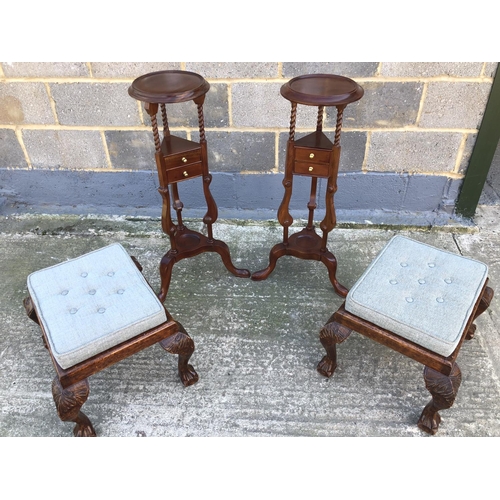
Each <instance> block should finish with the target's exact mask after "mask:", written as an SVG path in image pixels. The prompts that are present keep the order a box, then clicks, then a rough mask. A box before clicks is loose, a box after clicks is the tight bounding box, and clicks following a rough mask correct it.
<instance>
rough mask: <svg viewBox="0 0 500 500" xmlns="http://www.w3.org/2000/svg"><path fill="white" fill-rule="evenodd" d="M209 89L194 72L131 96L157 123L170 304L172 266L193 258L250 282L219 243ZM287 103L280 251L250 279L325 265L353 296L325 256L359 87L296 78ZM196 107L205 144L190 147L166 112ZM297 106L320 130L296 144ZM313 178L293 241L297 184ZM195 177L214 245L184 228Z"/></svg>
mask: <svg viewBox="0 0 500 500" xmlns="http://www.w3.org/2000/svg"><path fill="white" fill-rule="evenodd" d="M209 88H210V85H209V83H208V82H207V81H206V80H205V79H204V78H203V77H202V76H200V75H198V74H196V73H192V72H188V71H178V70H171V71H158V72H154V73H148V74H145V75H142V76H140V77H139V78H137V79H135V80H134V81H133V83H132V85H131V86H130V88H129V91H128V92H129V95H130V96H131V97H133V98H135V99H137V100H139V101H141V102H144V107H145V110H146V112H147V113H148V115H149V116H150V118H151V125H152V129H153V138H154V143H155V150H156V152H155V158H156V166H157V170H158V176H159V182H160V187H159V189H158V191H159V192H160V194H161V196H162V198H163V210H162V228H163V231H164V232H165V233H166V234H168V235H169V237H170V244H171V248H170V250H169V251H168V252H167V253H166V254H165V255H164V257H163V258H162V260H161V263H160V275H161V291H160V293H159V298H160V300H161V301H162V302H163V301H165V298H166V295H167V292H168V288H169V284H170V280H171V276H172V268H173V265H174V264H175V263H176V262H178V261H180V260H181V259H184V258H187V257H193V256H195V255H198V254H200V253H203V252H217V253H219V255H220V256H221V257H222V260H223V262H224V265H225V266H226V268H227V269H228V270H229V271H230V272H231V273H232V274H234V275H235V276H238V277H241V278H248V277H250V272H249V271H248V270H247V269H237V268H236V267H235V266H234V265H233V263H232V262H231V257H230V254H229V249H228V247H227V245H226V244H225V243H224V242H222V241H220V240H215V239H214V238H213V234H212V224H213V223H214V222H215V221H216V220H217V205H216V203H215V201H214V199H213V197H212V194H211V192H210V188H209V186H210V183H211V180H212V176H211V174H210V173H209V170H208V160H207V141H206V137H205V126H204V117H203V103H204V100H205V95H206V93H207V92H208V90H209ZM281 95H282V96H283V97H285V98H286V99H288V100H289V101H291V104H292V111H291V120H290V133H289V139H288V143H287V155H286V167H285V177H284V180H283V186H284V188H285V194H284V197H283V201H282V202H281V205H280V207H279V210H278V220H279V222H280V224H281V225H282V226H283V241H282V243H279V244H277V245H275V246H274V247H273V248H272V250H271V252H270V255H269V261H270V262H269V265H268V267H267V268H266V269H263V270H262V271H257V272H255V273H253V274H252V276H251V277H252V279H253V280H264V279H266V278H267V277H268V276H269V275H270V274H271V272H272V271H273V270H274V268H275V266H276V262H277V260H278V259H279V258H280V257H282V256H283V255H291V256H294V257H298V258H301V259H312V260H319V261H321V262H323V263H324V264H325V265H326V267H327V269H328V273H329V277H330V281H331V283H332V285H333V287H334V290H335V292H336V293H337V294H339V295H340V296H342V297H345V296H346V295H347V289H346V288H345V287H344V286H342V285H341V284H340V283H339V282H338V281H337V278H336V271H337V260H336V258H335V256H334V255H333V254H332V253H331V252H329V251H328V249H327V240H328V234H329V232H330V231H331V230H332V229H333V228H334V227H335V225H336V216H335V206H334V201H333V196H334V193H335V192H336V191H337V176H338V169H339V160H340V132H341V128H342V118H343V113H344V109H345V107H346V106H347V104H349V103H352V102H355V101H357V100H359V99H360V98H361V97H362V96H363V89H362V88H361V87H360V86H359V85H358V84H357V83H356V82H354V81H353V80H351V79H349V78H345V77H343V76H338V75H326V74H313V75H303V76H299V77H297V78H293V79H292V80H290V81H289V82H287V83H286V84H284V85H283V86H282V88H281ZM186 101H194V103H195V104H196V105H197V107H198V125H199V136H200V137H199V142H194V141H191V140H186V139H183V138H180V137H177V136H175V135H172V134H171V133H170V129H169V125H168V117H167V109H166V106H165V105H166V104H171V103H181V102H186ZM297 104H303V105H307V106H315V107H316V106H317V107H318V114H317V122H316V130H315V132H313V133H311V134H307V135H306V136H304V137H302V138H300V139H297V140H295V124H296V116H297ZM328 106H330V107H335V108H336V111H337V117H336V127H335V138H334V142H333V143H332V142H331V141H330V139H328V137H327V136H326V135H325V134H324V132H323V115H324V112H325V107H328ZM159 109H161V116H162V122H163V139H160V134H159V131H158V122H157V113H158V110H159ZM294 175H300V176H307V177H310V178H311V192H310V199H309V203H308V204H307V207H308V209H309V219H308V223H307V226H306V227H305V229H304V230H302V231H301V232H299V233H297V234H293V235H292V236H289V235H288V229H289V227H290V226H291V225H292V223H293V218H292V216H291V214H290V211H289V203H290V199H291V196H292V187H293V176H294ZM194 177H202V180H203V191H204V195H205V199H206V202H207V207H208V211H207V213H206V215H205V217H204V218H203V222H204V223H205V224H206V226H207V231H208V237H206V236H204V235H202V234H200V233H199V232H196V231H191V230H189V229H187V227H186V226H185V225H184V223H183V221H182V214H181V212H182V208H183V204H182V202H181V201H180V197H179V192H178V186H177V185H178V183H179V182H181V181H184V180H187V179H192V178H194ZM321 178H324V179H326V196H325V205H326V214H325V217H324V219H323V221H322V222H321V224H320V228H321V231H322V236H319V235H318V234H317V233H316V231H315V226H314V222H313V217H314V211H315V209H316V207H317V204H316V196H317V195H316V193H317V188H318V179H321ZM171 198H172V199H173V202H172V206H173V209H174V210H175V212H176V214H177V224H174V223H173V222H172V218H171V212H170V204H171Z"/></svg>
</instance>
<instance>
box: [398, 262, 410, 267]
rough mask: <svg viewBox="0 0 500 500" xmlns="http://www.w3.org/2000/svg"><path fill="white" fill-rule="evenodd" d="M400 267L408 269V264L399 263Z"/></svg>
mask: <svg viewBox="0 0 500 500" xmlns="http://www.w3.org/2000/svg"><path fill="white" fill-rule="evenodd" d="M400 265H401V267H408V264H407V263H406V262H401V264H400Z"/></svg>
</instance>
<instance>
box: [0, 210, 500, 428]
mask: <svg viewBox="0 0 500 500" xmlns="http://www.w3.org/2000/svg"><path fill="white" fill-rule="evenodd" d="M499 212H500V209H499V207H480V209H479V212H478V216H477V218H476V226H467V227H466V226H458V225H457V226H451V227H442V228H433V229H424V228H421V229H419V228H413V229H404V230H403V229H397V228H394V227H392V228H380V227H377V228H372V229H367V228H353V229H350V228H342V227H340V228H337V229H335V230H334V231H333V232H332V233H331V234H330V237H329V249H330V250H331V251H332V252H333V253H334V254H335V255H336V257H337V259H338V262H339V267H338V272H337V277H338V279H339V281H340V282H341V283H342V284H344V285H345V286H347V287H350V286H352V285H353V284H354V282H355V281H356V279H357V278H358V277H359V276H360V275H361V273H362V272H363V270H364V269H365V268H366V267H367V265H368V264H369V263H370V262H371V261H372V259H373V258H374V257H375V255H376V254H377V252H378V251H379V250H380V249H381V248H382V247H383V246H384V245H385V244H386V243H387V242H388V241H389V239H390V238H391V237H392V236H393V235H394V234H395V233H396V232H398V233H400V234H405V235H408V236H410V237H412V238H415V239H417V240H419V241H423V242H426V243H429V244H432V245H434V246H436V247H438V248H443V249H446V250H449V251H452V252H460V253H462V254H463V255H465V256H470V257H473V258H476V259H478V260H482V261H483V262H485V263H487V264H488V265H489V266H490V285H491V286H492V287H493V288H494V289H496V288H497V286H498V283H499V282H500V250H499V249H500V223H498V222H497V221H498V220H499V219H498V215H499ZM188 225H189V226H190V227H192V228H194V229H200V228H201V227H200V225H199V223H198V222H195V223H190V224H188ZM214 232H215V237H216V238H220V239H222V240H224V241H225V242H226V243H227V244H228V245H229V247H230V249H231V254H232V258H233V262H234V263H235V265H236V266H237V267H243V268H247V269H249V270H250V271H252V272H254V271H257V270H259V269H262V268H264V267H265V266H267V263H268V260H267V259H268V253H269V250H270V248H271V247H272V246H273V245H274V244H275V243H277V242H279V241H280V239H281V227H280V226H278V225H276V224H275V223H274V222H270V223H265V222H261V223H239V222H238V221H232V222H230V221H218V222H217V223H216V225H215V226H214ZM117 241H118V242H120V243H122V244H123V246H124V247H125V248H126V249H127V250H128V251H129V253H130V254H131V255H135V256H136V257H137V258H138V259H139V261H140V262H141V263H142V264H143V266H144V271H143V272H144V274H145V276H146V278H147V279H148V280H149V282H150V283H151V284H152V286H153V287H154V288H155V289H156V290H157V289H158V287H159V275H158V271H157V267H158V263H159V260H160V258H161V257H162V255H163V254H164V253H165V252H166V251H167V249H168V248H169V244H168V239H167V238H166V237H165V236H164V235H162V234H161V231H160V228H159V222H158V221H156V220H126V219H124V218H97V217H91V216H89V217H78V216H34V215H22V216H21V215H19V216H15V215H11V216H8V217H2V220H1V221H0V269H1V276H2V287H1V288H0V327H1V331H2V336H1V337H0V401H1V412H0V436H10V437H17V436H31V437H33V436H70V435H71V430H72V427H73V425H72V424H69V423H63V422H61V421H60V420H59V418H58V416H57V413H56V410H55V406H54V403H53V401H52V394H51V381H52V378H53V377H54V370H53V367H52V364H51V361H50V358H49V356H48V354H47V352H46V350H45V349H44V347H43V345H42V342H41V339H40V332H39V329H38V327H37V325H35V324H34V323H32V322H31V321H30V320H28V318H27V317H26V316H25V313H24V309H23V306H22V299H23V298H24V297H25V296H26V293H27V289H26V277H27V276H28V274H29V273H31V272H32V271H35V270H37V269H41V268H44V267H47V266H49V265H52V264H55V263H58V262H61V261H64V260H66V259H67V258H72V257H76V256H78V255H81V254H83V253H86V252H88V251H90V250H94V249H97V248H99V247H102V246H104V245H107V244H109V243H112V242H117ZM499 293H500V289H499ZM341 302H342V299H341V298H340V297H338V296H336V295H335V294H334V293H333V289H332V287H331V284H330V282H329V280H328V275H327V273H326V268H325V267H324V266H323V264H321V263H319V262H315V261H302V260H299V259H294V258H292V257H283V258H282V259H280V260H279V261H278V265H277V267H276V270H275V271H274V273H272V274H271V276H270V277H269V278H268V279H267V280H265V281H262V282H253V281H251V280H249V279H239V278H236V277H234V276H233V275H231V274H230V273H228V272H227V271H226V269H225V267H224V266H223V264H222V261H221V259H220V258H219V256H218V255H217V254H212V253H205V254H203V255H200V256H197V257H195V258H192V259H186V260H183V261H181V262H180V263H178V264H176V265H175V266H174V271H173V277H172V282H171V286H170V290H169V295H168V298H167V300H166V306H167V308H168V309H169V311H170V312H171V314H172V315H173V316H174V318H175V319H177V320H178V321H180V322H181V323H182V324H183V325H184V327H185V328H186V329H187V331H188V332H189V333H190V335H191V337H192V338H193V340H194V342H195V344H196V350H195V353H194V355H193V357H192V364H193V365H194V366H195V368H196V370H197V372H198V374H199V376H200V380H199V382H198V383H197V384H196V385H194V386H191V387H188V388H184V387H183V386H182V384H181V383H180V381H179V379H178V376H177V371H176V358H175V357H174V356H172V355H169V354H167V353H166V352H164V351H163V350H162V349H161V348H160V347H159V346H152V347H150V348H148V349H146V350H144V351H142V352H141V353H139V354H136V355H135V356H132V357H130V358H128V359H127V360H124V361H122V362H120V363H118V364H116V365H114V366H112V367H109V368H108V369H106V370H104V371H102V372H100V373H98V374H96V375H94V376H93V377H91V378H90V390H91V393H90V396H89V399H88V401H87V403H86V404H85V406H84V411H85V413H86V414H87V415H88V416H89V418H90V419H91V420H92V422H93V424H94V426H95V429H96V431H97V434H98V435H99V436H117V437H118V436H158V437H160V436H332V437H334V436H399V437H405V436H413V437H428V436H427V435H426V434H424V433H422V432H421V431H420V430H419V429H418V428H417V426H416V422H417V420H418V418H419V416H420V413H421V411H422V409H423V407H424V406H425V405H426V404H427V402H428V401H429V399H430V396H429V393H428V392H427V390H426V389H425V386H424V381H423V377H422V368H423V367H422V366H421V365H420V364H418V363H417V362H415V361H412V360H410V359H407V358H405V357H404V356H402V355H400V354H398V353H395V352H393V351H391V350H390V349H388V348H386V347H384V346H382V345H379V344H377V343H375V342H373V341H371V340H369V339H367V338H365V337H363V336H361V335H357V334H354V333H353V334H352V335H351V337H350V338H349V339H348V341H346V342H345V343H344V344H343V345H342V346H341V347H339V366H338V369H337V371H336V373H335V375H334V376H333V377H332V378H331V379H325V378H324V377H322V376H321V375H319V374H318V373H317V371H316V364H317V362H318V361H319V360H320V359H321V357H322V356H323V354H324V351H323V348H322V346H321V344H320V342H319V339H318V333H319V330H320V328H321V327H322V326H323V324H324V323H325V321H326V320H327V319H328V318H329V316H330V315H331V314H332V313H333V312H334V310H335V309H336V308H337V307H338V306H339V305H340V304H341ZM499 312H500V301H499V300H498V299H497V298H494V299H493V303H492V305H491V307H490V309H489V310H488V312H487V313H485V314H483V315H482V316H481V317H480V318H479V319H478V320H477V326H478V329H477V333H476V337H475V339H474V340H472V341H470V342H467V343H466V344H465V345H464V347H463V348H462V350H461V353H460V356H459V358H458V362H459V365H460V367H461V370H462V375H463V379H462V385H461V387H460V390H459V392H458V396H457V399H456V402H455V405H454V406H453V407H452V408H451V409H449V410H445V411H443V412H442V423H441V426H440V430H439V433H438V434H437V436H436V437H439V436H441V437H446V436H448V437H451V436H453V437H455V436H477V437H479V436H481V437H482V436H500V378H499V376H500V334H499V332H500V319H499Z"/></svg>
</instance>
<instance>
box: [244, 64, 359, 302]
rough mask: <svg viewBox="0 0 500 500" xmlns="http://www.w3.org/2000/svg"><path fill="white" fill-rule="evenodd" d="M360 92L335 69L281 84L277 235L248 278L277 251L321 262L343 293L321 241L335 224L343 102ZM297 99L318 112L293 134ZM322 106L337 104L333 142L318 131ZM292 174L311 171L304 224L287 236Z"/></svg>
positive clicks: (261, 275)
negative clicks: (285, 123)
mask: <svg viewBox="0 0 500 500" xmlns="http://www.w3.org/2000/svg"><path fill="white" fill-rule="evenodd" d="M363 93H364V91H363V89H362V88H361V87H360V86H359V85H358V84H357V83H356V82H355V81H353V80H351V79H350V78H346V77H344V76H338V75H323V74H314V75H302V76H298V77H296V78H293V79H292V80H290V81H289V82H287V83H285V84H284V85H283V86H282V87H281V95H282V96H283V97H284V98H285V99H288V100H289V101H290V102H291V103H292V111H291V117H290V135H289V138H288V142H287V150H286V164H285V177H284V179H283V186H284V188H285V193H284V195H283V201H282V202H281V205H280V207H279V209H278V221H279V223H280V224H281V225H282V226H283V241H282V242H281V243H277V244H276V245H275V246H274V247H273V248H272V249H271V251H270V253H269V265H268V266H267V267H266V268H265V269H262V270H261V271H257V272H255V273H253V274H252V279H253V280H256V281H259V280H264V279H266V278H267V277H268V276H269V275H270V274H271V273H272V272H273V270H274V268H275V267H276V262H277V260H278V259H279V258H280V257H282V256H283V255H291V256H293V257H297V258H299V259H307V260H319V261H321V262H323V264H325V266H326V268H327V269H328V276H329V278H330V282H331V283H332V285H333V288H334V290H335V293H337V294H338V295H340V296H341V297H345V296H346V295H347V289H346V288H345V287H344V286H343V285H341V284H340V283H339V282H338V281H337V277H336V273H337V259H336V258H335V256H334V255H333V254H332V253H331V252H329V251H328V249H327V242H328V234H329V232H330V231H331V230H332V229H333V228H334V227H335V226H336V224H337V219H336V215H335V206H334V203H333V195H334V194H335V192H336V191H337V176H338V171H339V161H340V131H341V129H342V117H343V114H344V109H345V107H346V106H347V105H348V104H349V103H351V102H355V101H357V100H359V99H361V97H362V96H363ZM297 104H304V105H306V106H317V107H318V115H317V122H316V131H315V132H313V133H312V134H308V135H306V136H304V137H301V138H300V139H298V140H295V121H296V117H297ZM325 106H335V107H336V110H337V122H336V127H335V140H334V142H333V143H332V142H331V141H330V139H328V137H326V135H325V134H324V133H323V114H324V109H325ZM294 175H300V176H306V177H311V192H310V197H309V203H308V204H307V208H308V209H309V219H308V222H307V226H306V227H305V228H304V229H303V230H302V231H300V232H298V233H295V234H293V235H292V236H290V237H289V236H288V228H289V227H290V226H291V225H292V223H293V217H292V216H291V214H290V211H289V204H290V200H291V197H292V187H293V176H294ZM318 178H325V179H327V181H326V182H327V186H326V196H325V207H326V214H325V217H324V219H323V221H322V222H321V224H320V228H321V231H322V233H323V234H322V236H319V235H318V234H317V233H316V231H315V226H314V221H313V217H314V210H315V209H316V190H317V186H318Z"/></svg>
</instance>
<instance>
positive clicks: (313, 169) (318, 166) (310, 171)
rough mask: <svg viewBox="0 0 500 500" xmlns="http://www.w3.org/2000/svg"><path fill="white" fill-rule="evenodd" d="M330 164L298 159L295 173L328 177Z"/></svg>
mask: <svg viewBox="0 0 500 500" xmlns="http://www.w3.org/2000/svg"><path fill="white" fill-rule="evenodd" d="M329 170H330V165H329V164H328V163H310V162H304V161H296V162H295V164H294V167H293V173H294V174H298V175H310V176H311V177H328V172H329Z"/></svg>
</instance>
